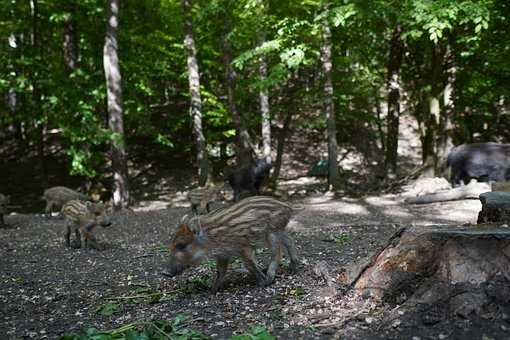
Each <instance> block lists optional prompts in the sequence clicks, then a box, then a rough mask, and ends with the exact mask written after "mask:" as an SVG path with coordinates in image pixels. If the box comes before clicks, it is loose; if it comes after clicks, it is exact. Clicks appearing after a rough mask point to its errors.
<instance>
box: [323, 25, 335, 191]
mask: <svg viewBox="0 0 510 340" xmlns="http://www.w3.org/2000/svg"><path fill="white" fill-rule="evenodd" d="M321 59H322V69H323V72H324V113H325V116H326V124H327V138H328V184H329V187H330V189H331V188H333V189H336V187H337V184H338V166H337V157H338V150H337V140H336V117H335V107H334V102H333V78H332V69H333V62H332V57H331V29H330V26H329V23H328V22H327V21H324V23H323V27H322V45H321Z"/></svg>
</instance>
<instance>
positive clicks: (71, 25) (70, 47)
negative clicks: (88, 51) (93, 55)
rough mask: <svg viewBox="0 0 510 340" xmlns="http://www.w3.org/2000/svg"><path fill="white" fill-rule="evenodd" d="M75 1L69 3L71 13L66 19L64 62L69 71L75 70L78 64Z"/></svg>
mask: <svg viewBox="0 0 510 340" xmlns="http://www.w3.org/2000/svg"><path fill="white" fill-rule="evenodd" d="M74 16H75V9H74V3H70V4H69V13H68V15H67V16H66V18H65V19H64V42H63V50H64V62H65V65H66V71H67V73H71V72H72V71H74V70H75V69H76V67H77V64H78V43H77V39H76V20H75V18H74Z"/></svg>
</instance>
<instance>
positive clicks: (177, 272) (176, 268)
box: [166, 264, 186, 277]
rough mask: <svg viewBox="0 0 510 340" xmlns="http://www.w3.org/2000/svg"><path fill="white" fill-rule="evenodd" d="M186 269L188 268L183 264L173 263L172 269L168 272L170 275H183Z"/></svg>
mask: <svg viewBox="0 0 510 340" xmlns="http://www.w3.org/2000/svg"><path fill="white" fill-rule="evenodd" d="M184 269H186V267H185V266H183V265H177V264H171V265H170V270H169V271H168V272H166V274H167V276H169V277H174V276H177V275H181V274H182V272H183V271H184Z"/></svg>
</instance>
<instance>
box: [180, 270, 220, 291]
mask: <svg viewBox="0 0 510 340" xmlns="http://www.w3.org/2000/svg"><path fill="white" fill-rule="evenodd" d="M211 286H212V278H211V275H209V274H206V275H195V276H192V277H191V278H190V279H188V280H186V281H179V282H178V283H177V290H178V291H179V292H180V293H181V294H183V295H188V294H197V293H200V292H204V291H208V290H209V288H210V287H211Z"/></svg>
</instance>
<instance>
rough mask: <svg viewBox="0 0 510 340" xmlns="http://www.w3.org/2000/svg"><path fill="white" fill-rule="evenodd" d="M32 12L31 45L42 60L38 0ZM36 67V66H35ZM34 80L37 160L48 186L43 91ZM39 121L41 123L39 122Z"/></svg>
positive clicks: (35, 0) (44, 182) (33, 99)
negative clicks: (42, 106)
mask: <svg viewBox="0 0 510 340" xmlns="http://www.w3.org/2000/svg"><path fill="white" fill-rule="evenodd" d="M30 10H31V14H32V32H31V37H30V40H31V45H32V49H33V50H34V52H35V53H36V55H38V57H39V58H40V59H41V60H42V59H43V58H42V50H41V46H40V43H39V18H38V17H39V4H38V2H37V0H30ZM33 67H35V66H33ZM31 78H32V79H31V80H32V105H33V106H32V109H33V114H34V117H38V118H36V119H35V120H34V129H35V141H36V144H37V159H38V163H39V170H40V172H41V176H42V183H43V186H46V183H47V182H48V170H47V166H46V160H45V157H44V121H45V119H44V117H43V116H44V112H42V111H40V110H41V90H40V88H39V84H38V81H37V76H36V72H35V71H34V72H32V74H31ZM38 120H39V122H38Z"/></svg>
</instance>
